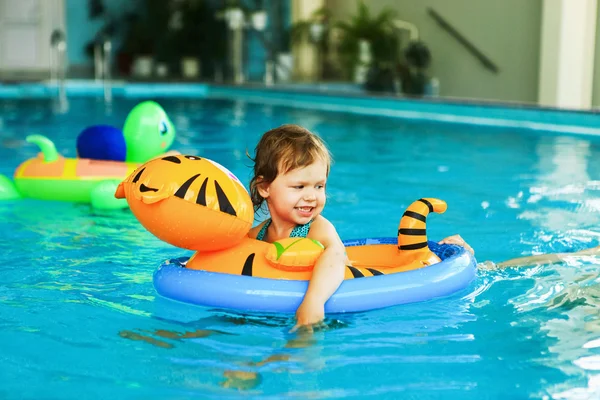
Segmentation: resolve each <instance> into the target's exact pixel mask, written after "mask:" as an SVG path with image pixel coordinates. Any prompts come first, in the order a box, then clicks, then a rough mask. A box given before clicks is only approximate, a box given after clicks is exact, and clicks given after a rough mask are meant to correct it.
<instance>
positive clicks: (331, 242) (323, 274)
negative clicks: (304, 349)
mask: <svg viewBox="0 0 600 400" xmlns="http://www.w3.org/2000/svg"><path fill="white" fill-rule="evenodd" d="M309 237H310V238H311V239H315V240H318V241H319V242H321V244H323V246H324V247H325V251H324V252H323V254H321V256H320V257H319V259H318V260H317V263H316V264H315V267H314V269H313V274H312V277H311V278H310V282H309V283H308V289H307V290H306V294H305V295H304V299H303V300H302V303H301V304H300V306H299V307H298V309H297V310H296V326H295V327H294V329H293V330H295V329H297V328H298V327H300V326H304V325H313V324H316V323H318V322H321V321H322V320H323V318H324V317H325V303H326V302H327V300H329V298H330V297H331V295H333V294H334V293H335V291H336V290H337V289H338V287H339V286H340V284H341V283H342V281H343V280H344V269H345V267H346V262H347V256H346V250H345V248H344V244H343V243H342V240H341V239H340V237H339V236H338V234H337V232H336V230H335V227H334V226H333V224H331V222H329V221H327V220H326V219H325V218H323V217H319V218H318V219H317V220H315V222H314V223H313V225H312V226H311V229H310V234H309Z"/></svg>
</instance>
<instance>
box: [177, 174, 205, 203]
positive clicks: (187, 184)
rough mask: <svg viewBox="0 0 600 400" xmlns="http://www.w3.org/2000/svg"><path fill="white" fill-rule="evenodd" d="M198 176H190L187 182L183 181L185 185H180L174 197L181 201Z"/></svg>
mask: <svg viewBox="0 0 600 400" xmlns="http://www.w3.org/2000/svg"><path fill="white" fill-rule="evenodd" d="M199 176H200V174H196V175H194V176H192V177H191V178H190V179H188V180H187V181H185V183H184V184H183V185H181V186H180V187H179V189H177V191H176V192H175V197H179V198H180V199H183V198H184V197H185V194H186V193H187V191H188V189H189V188H190V186H191V185H192V183H193V182H194V181H195V180H196V178H197V177H199Z"/></svg>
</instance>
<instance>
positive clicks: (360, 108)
mask: <svg viewBox="0 0 600 400" xmlns="http://www.w3.org/2000/svg"><path fill="white" fill-rule="evenodd" d="M110 90H111V93H112V96H113V97H117V98H119V97H123V98H139V99H147V98H188V99H190V98H192V99H193V98H221V99H233V100H236V101H245V102H252V103H260V104H272V105H283V106H290V107H296V108H306V109H319V110H326V111H332V112H344V113H348V112H349V113H355V114H361V115H373V116H383V117H391V118H401V119H409V120H421V121H429V122H440V123H455V124H467V125H476V126H486V127H497V128H504V129H526V130H534V131H544V132H549V133H556V134H566V135H576V136H580V135H585V136H588V135H591V136H600V113H598V112H594V111H580V110H561V109H555V108H548V107H538V106H535V105H529V104H518V103H498V102H486V101H474V100H464V99H448V98H439V97H422V98H407V97H397V96H391V95H369V94H366V93H365V92H363V91H362V90H360V88H359V87H357V86H354V85H327V84H314V85H305V84H299V85H293V84H285V85H274V86H269V87H266V86H264V85H258V84H245V85H218V84H209V83H155V82H124V81H113V82H111V88H110ZM65 93H66V96H67V98H74V97H102V96H103V95H104V86H103V84H102V82H96V81H90V80H70V81H67V82H66V83H65ZM57 96H58V87H57V86H56V85H53V84H51V83H50V82H33V83H32V82H17V83H0V99H25V98H54V97H57Z"/></svg>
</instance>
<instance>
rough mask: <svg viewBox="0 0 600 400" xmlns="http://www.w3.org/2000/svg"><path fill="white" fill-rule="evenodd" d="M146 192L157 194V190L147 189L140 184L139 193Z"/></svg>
mask: <svg viewBox="0 0 600 400" xmlns="http://www.w3.org/2000/svg"><path fill="white" fill-rule="evenodd" d="M146 192H158V189H155V188H151V187H148V186H146V185H144V184H143V183H142V184H141V185H140V193H146Z"/></svg>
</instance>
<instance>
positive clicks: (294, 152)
mask: <svg viewBox="0 0 600 400" xmlns="http://www.w3.org/2000/svg"><path fill="white" fill-rule="evenodd" d="M250 158H251V159H252V157H250ZM317 160H322V161H324V162H325V164H327V176H329V168H330V166H331V154H330V153H329V149H327V146H326V145H325V142H323V140H322V139H321V138H320V137H319V136H317V135H316V134H314V133H312V132H311V131H309V130H308V129H305V128H303V127H301V126H298V125H292V124H289V125H282V126H280V127H278V128H275V129H271V130H270V131H268V132H265V133H264V134H263V136H262V137H261V139H260V140H259V142H258V144H257V145H256V149H255V156H254V159H252V161H254V174H253V177H252V179H251V180H250V197H251V198H252V204H253V205H254V211H258V210H259V209H260V208H261V206H262V205H263V203H264V201H265V199H264V198H263V197H262V196H261V195H260V194H259V193H258V185H259V184H261V183H267V184H269V183H271V182H273V181H274V180H275V178H277V176H278V175H279V174H285V173H287V172H289V171H293V170H295V169H297V168H303V167H306V166H308V165H311V164H312V163H314V162H315V161H317Z"/></svg>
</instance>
